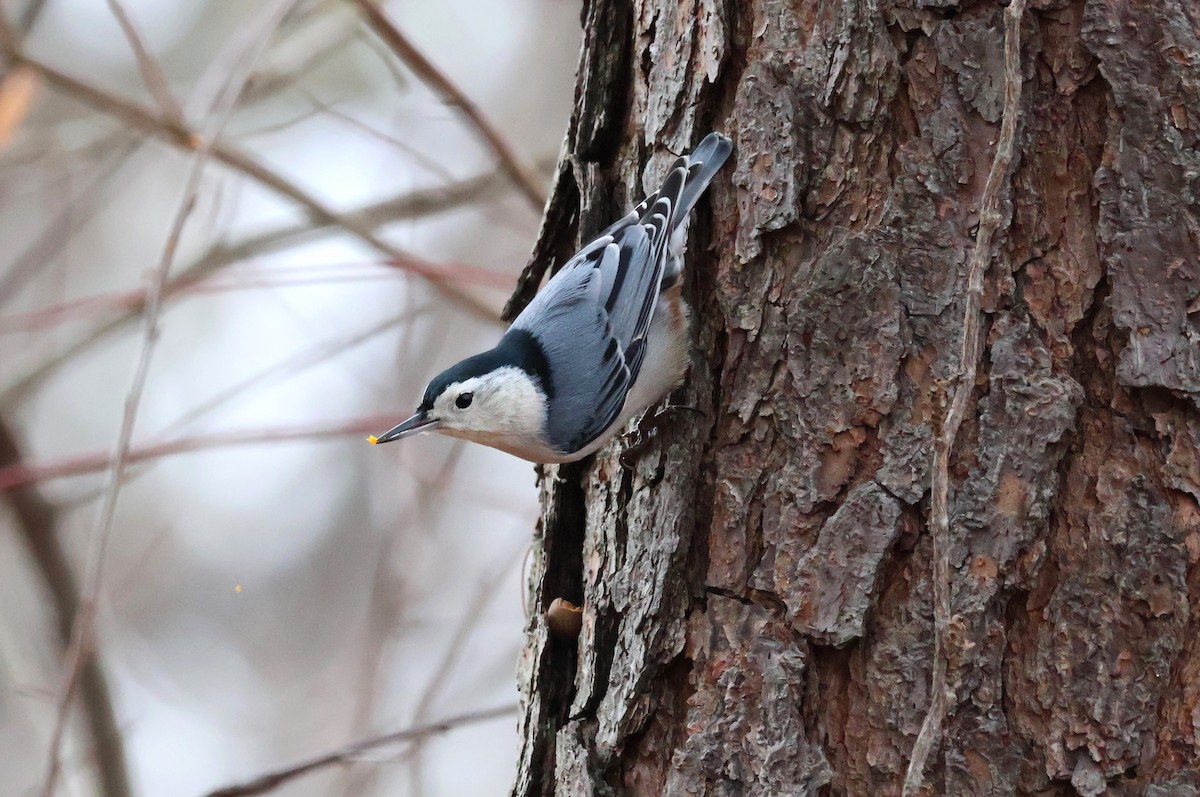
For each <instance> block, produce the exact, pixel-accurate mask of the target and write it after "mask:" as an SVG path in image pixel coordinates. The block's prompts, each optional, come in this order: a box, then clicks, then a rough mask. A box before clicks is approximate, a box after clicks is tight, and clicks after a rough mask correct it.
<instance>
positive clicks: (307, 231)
mask: <svg viewBox="0 0 1200 797" xmlns="http://www.w3.org/2000/svg"><path fill="white" fill-rule="evenodd" d="M500 180H501V175H500V174H499V173H497V172H492V173H490V174H485V175H481V176H478V177H472V178H468V179H466V180H462V181H460V182H458V183H454V184H452V185H447V186H441V187H438V188H431V189H427V190H421V191H413V192H410V193H406V194H401V195H399V196H397V197H393V198H391V199H386V200H383V201H382V202H377V203H374V204H371V205H367V206H366V207H363V208H362V209H360V210H357V211H354V212H352V213H347V214H345V216H344V218H346V219H348V220H349V221H350V222H352V223H353V224H354V225H356V226H361V227H363V228H366V229H371V230H374V229H375V228H377V227H380V226H382V225H383V224H386V223H390V222H394V221H399V220H402V219H416V218H422V217H425V216H429V215H433V214H435V213H440V212H443V211H446V210H451V209H453V208H455V207H458V206H460V205H462V204H465V203H467V202H471V201H474V200H476V199H481V198H484V197H487V196H490V195H491V194H492V192H493V191H495V190H496V189H497V188H498V187H499V185H500ZM333 229H345V227H344V226H342V225H340V224H337V223H336V222H335V221H333V220H330V219H324V220H312V221H306V222H302V223H300V224H293V225H285V226H282V227H279V228H277V229H274V230H269V231H267V232H264V233H260V234H258V235H254V236H251V237H248V238H245V239H243V240H241V241H238V242H236V243H231V244H218V245H216V246H214V247H212V248H211V249H209V250H208V252H206V253H205V254H203V255H201V256H200V257H199V258H197V259H196V260H194V261H193V262H192V263H190V264H188V265H187V266H185V267H184V268H182V269H180V270H179V272H178V273H177V274H176V275H175V276H174V277H172V278H171V281H170V283H168V285H167V295H168V296H169V297H170V296H175V295H177V294H178V293H179V292H180V291H183V290H186V289H188V288H189V287H191V286H193V285H195V284H196V283H197V282H198V281H200V280H202V279H205V278H207V277H208V276H210V275H212V274H214V273H216V272H217V271H219V270H220V269H222V268H224V267H226V266H228V265H230V264H232V263H237V262H239V261H242V260H247V259H249V258H251V257H255V256H257V255H261V254H267V253H269V252H275V251H279V250H281V249H284V248H286V247H288V246H290V245H292V244H294V243H296V242H299V241H303V240H305V239H307V238H308V237H309V236H315V235H319V234H321V233H324V232H328V231H330V230H333ZM388 262H389V263H393V264H395V266H396V267H397V268H400V269H405V261H402V260H398V259H395V258H389V260H388ZM439 268H440V269H441V270H442V271H443V272H444V273H446V274H447V275H450V276H453V278H454V279H455V280H462V275H463V273H464V269H467V268H468V267H467V266H466V265H465V264H450V265H443V266H440V267H439ZM144 307H145V305H144V304H143V303H142V301H141V300H140V299H134V300H133V301H132V302H131V303H130V304H129V305H128V306H127V308H126V309H125V310H124V311H122V312H121V313H119V314H118V315H116V316H114V317H113V318H112V319H110V320H108V321H105V322H104V323H102V324H99V325H97V326H96V327H94V328H92V329H90V330H88V331H87V332H86V333H84V334H83V335H81V336H80V337H79V338H77V339H76V340H75V341H74V342H72V343H70V344H68V345H66V346H64V347H63V348H62V349H61V350H60V351H59V352H58V353H57V354H55V355H54V356H53V357H48V358H46V360H44V361H43V362H42V363H40V364H39V365H38V366H37V368H35V369H34V370H32V371H30V372H29V373H28V374H26V375H25V376H24V377H22V378H21V379H19V380H18V381H17V382H15V383H13V384H12V385H11V386H10V387H8V388H6V389H5V390H4V391H3V392H0V405H6V404H9V403H11V402H12V401H14V400H16V399H18V398H19V397H21V396H22V395H24V394H26V393H28V392H29V391H30V390H32V389H34V388H35V387H37V386H38V385H39V384H41V383H42V382H43V381H44V380H45V379H46V378H47V377H49V376H50V375H51V374H53V373H54V372H56V371H57V370H58V369H59V368H60V367H61V366H62V365H63V364H64V363H66V362H67V361H69V360H71V359H73V358H74V357H75V356H77V355H79V354H81V353H82V352H84V351H87V350H88V349H91V348H92V347H93V346H95V345H96V344H97V343H99V342H101V341H103V340H105V339H106V338H107V337H108V336H109V335H111V334H112V333H114V332H117V331H119V330H121V329H124V328H125V327H127V326H128V325H129V324H131V323H133V322H135V321H137V320H138V319H139V318H140V317H141V315H142V311H143V310H144Z"/></svg>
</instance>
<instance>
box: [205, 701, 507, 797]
mask: <svg viewBox="0 0 1200 797" xmlns="http://www.w3.org/2000/svg"><path fill="white" fill-rule="evenodd" d="M517 708H518V707H517V706H516V705H515V704H513V705H508V706H497V707H496V708H489V709H483V710H481V711H473V712H471V713H469V714H459V715H458V716H456V717H449V718H447V719H444V720H442V721H441V722H433V723H430V724H428V725H419V726H417V727H415V728H409V729H407V730H403V731H397V732H396V733H389V734H386V735H384V736H376V737H373V738H370V739H364V740H362V741H360V742H354V743H352V744H348V745H346V746H345V747H341V748H339V749H337V750H334V751H333V752H331V753H326V754H324V755H319V756H315V757H313V758H309V759H307V760H305V761H301V762H300V763H298V764H295V765H293V766H290V767H287V768H286V769H280V770H278V771H275V772H269V773H267V774H265V775H261V776H259V777H257V778H255V779H254V780H250V781H246V782H245V783H238V784H234V785H232V786H226V787H224V788H221V789H217V790H216V791H212V792H209V793H208V794H207V795H206V797H252V795H256V794H266V793H267V792H269V791H271V790H272V789H276V788H278V787H280V786H282V785H283V784H285V783H287V782H288V781H291V780H295V779H296V778H298V777H301V776H302V775H307V774H309V773H311V772H316V771H317V770H320V769H325V768H326V767H331V766H337V765H342V764H349V763H352V762H353V761H355V759H357V758H359V757H360V756H362V755H363V754H364V753H368V752H370V751H372V750H375V749H376V748H379V747H387V746H388V745H393V744H401V743H403V742H411V741H414V740H417V739H423V738H425V737H427V736H434V735H437V734H441V733H446V732H447V731H451V730H454V729H455V728H462V727H465V726H467V725H477V724H479V723H481V722H490V721H491V720H494V719H499V718H500V717H507V716H510V715H513V714H516V713H517Z"/></svg>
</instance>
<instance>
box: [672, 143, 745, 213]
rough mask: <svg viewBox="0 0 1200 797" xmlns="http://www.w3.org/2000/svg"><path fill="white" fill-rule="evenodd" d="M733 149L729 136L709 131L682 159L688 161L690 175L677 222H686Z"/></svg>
mask: <svg viewBox="0 0 1200 797" xmlns="http://www.w3.org/2000/svg"><path fill="white" fill-rule="evenodd" d="M732 151H733V142H732V141H730V140H729V137H728V136H723V135H721V134H720V133H709V134H708V135H707V136H705V137H704V140H703V141H701V142H700V144H699V145H697V147H696V148H695V149H694V150H692V153H691V154H690V155H685V156H684V157H683V158H681V159H680V160H682V161H685V162H686V165H687V167H688V175H687V182H685V183H684V186H683V193H682V194H680V196H679V210H678V211H676V212H675V219H676V223H679V222H685V223H686V220H687V216H688V214H689V213H691V212H692V208H694V207H695V206H696V203H697V202H699V201H700V196H701V195H702V194H703V193H704V189H706V188H708V184H709V183H711V182H712V179H713V177H715V176H716V174H717V172H718V171H720V169H721V166H723V165H724V164H725V161H726V160H727V159H728V158H729V153H730V152H732Z"/></svg>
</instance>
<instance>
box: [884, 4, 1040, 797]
mask: <svg viewBox="0 0 1200 797" xmlns="http://www.w3.org/2000/svg"><path fill="white" fill-rule="evenodd" d="M1024 12H1025V0H1012V2H1011V3H1010V4H1009V6H1008V9H1007V10H1006V11H1005V13H1004V116H1003V119H1002V121H1001V124H1000V138H999V140H998V141H997V142H996V153H995V155H994V156H993V158H992V168H991V171H990V172H989V173H988V178H987V183H986V184H985V186H984V189H983V197H982V198H981V201H980V204H979V207H980V218H979V230H978V232H977V233H976V236H975V248H974V250H973V251H972V252H971V258H970V260H969V261H968V266H967V295H966V297H965V298H964V300H963V336H962V348H961V350H960V352H959V373H958V376H957V377H956V379H955V380H954V382H955V384H954V385H953V386H952V389H953V391H954V395H953V397H952V398H951V399H950V406H949V409H948V411H947V413H946V418H945V420H944V421H943V422H942V426H941V429H940V430H938V435H937V439H936V440H935V441H934V450H933V477H932V486H931V496H930V510H929V526H930V531H931V533H932V535H933V631H934V648H933V677H932V679H931V680H932V683H931V686H930V700H929V708H928V710H927V711H926V713H925V720H924V722H922V724H921V731H920V733H918V734H917V740H916V742H915V743H914V744H913V750H912V755H911V757H910V758H909V762H908V771H907V772H906V773H905V776H904V789H903V792H902V794H903V797H915V795H916V794H917V793H918V792H919V791H920V790H921V786H922V784H923V783H924V780H925V763H926V761H927V760H928V758H929V754H930V753H931V752H932V750H933V747H934V745H936V744H937V742H938V740H939V738H940V737H941V732H942V723H943V721H944V720H945V716H946V711H947V708H948V706H949V703H950V699H951V695H950V693H949V687H948V685H947V682H946V669H947V661H946V657H947V654H948V651H947V650H946V644H947V643H946V636H947V632H948V631H949V628H950V621H951V616H950V509H949V492H950V476H949V470H950V452H951V451H953V449H954V439H955V437H956V436H957V435H958V429H959V427H960V426H961V425H962V421H963V417H964V416H965V415H966V411H967V403H968V402H969V401H970V398H971V394H972V392H973V390H974V386H975V372H976V368H977V365H978V362H979V354H980V347H981V345H982V338H981V335H980V301H981V298H982V295H983V277H984V274H985V273H986V272H987V267H988V264H989V263H990V262H991V260H992V256H993V252H992V238H993V237H994V236H995V234H996V232H997V231H998V230H999V229H1000V225H1001V224H1003V223H1004V221H1005V219H1004V217H1003V216H1002V215H1001V213H1000V202H1001V196H1002V193H1003V192H1004V191H1005V189H1006V188H1007V185H1008V178H1009V170H1010V168H1011V166H1012V160H1013V147H1014V142H1015V141H1016V135H1017V122H1018V117H1019V114H1020V110H1021V85H1022V79H1021V17H1022V15H1023V14H1024Z"/></svg>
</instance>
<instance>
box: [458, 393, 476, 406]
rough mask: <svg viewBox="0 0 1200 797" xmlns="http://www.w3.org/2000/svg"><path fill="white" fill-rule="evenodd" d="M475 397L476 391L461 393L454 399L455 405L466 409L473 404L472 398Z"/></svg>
mask: <svg viewBox="0 0 1200 797" xmlns="http://www.w3.org/2000/svg"><path fill="white" fill-rule="evenodd" d="M473 398H475V394H474V393H459V394H458V398H456V399H455V400H454V406H456V407H458V408H459V409H460V410H465V409H466V408H467V407H469V406H471V399H473Z"/></svg>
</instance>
